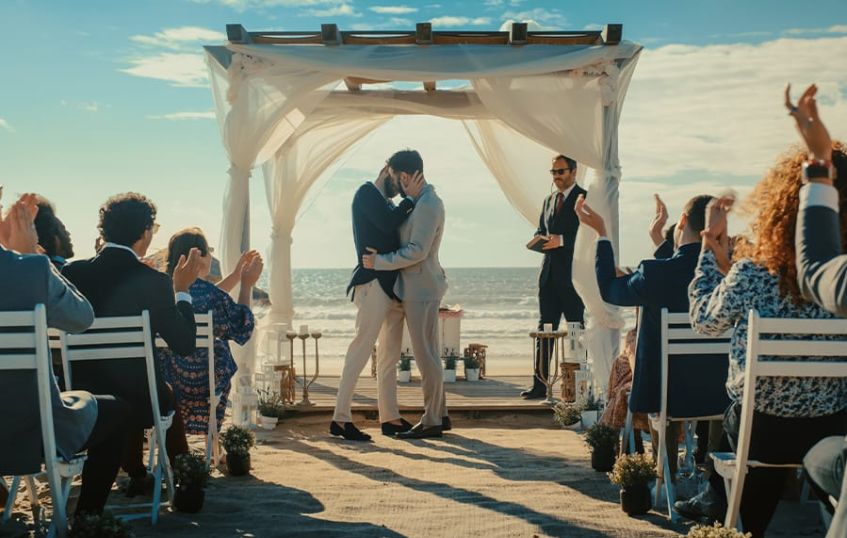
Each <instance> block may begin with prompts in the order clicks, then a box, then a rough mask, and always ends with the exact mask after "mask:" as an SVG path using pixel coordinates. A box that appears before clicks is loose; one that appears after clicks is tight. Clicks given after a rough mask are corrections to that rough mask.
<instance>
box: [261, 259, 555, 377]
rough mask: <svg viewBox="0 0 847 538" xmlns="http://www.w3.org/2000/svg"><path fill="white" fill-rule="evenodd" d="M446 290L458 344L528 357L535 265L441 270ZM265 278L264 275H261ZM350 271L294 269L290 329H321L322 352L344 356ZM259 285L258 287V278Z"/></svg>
mask: <svg viewBox="0 0 847 538" xmlns="http://www.w3.org/2000/svg"><path fill="white" fill-rule="evenodd" d="M446 272H447V279H448V282H449V289H448V291H447V295H446V296H445V298H444V300H443V301H442V305H443V306H452V305H459V306H461V308H462V309H463V310H464V317H463V318H462V321H461V345H462V347H464V346H466V345H467V344H468V343H470V342H478V343H482V344H486V345H488V346H489V347H488V357H489V358H491V359H493V360H495V361H498V360H506V359H517V358H528V357H529V355H530V351H531V349H532V348H531V342H530V340H529V332H530V331H532V330H534V329H535V327H536V326H537V323H538V268H535V267H513V268H456V269H446ZM263 276H264V275H263ZM349 279H350V270H349V269H295V270H294V274H293V283H292V284H293V292H294V310H295V315H294V323H293V325H294V327H299V326H300V325H308V326H309V327H310V329H318V330H321V331H322V332H323V338H322V339H321V356H322V357H326V358H343V357H344V354H345V352H346V350H347V346H348V345H349V343H350V340H351V339H352V338H353V330H354V321H355V316H356V308H355V306H354V305H353V303H352V302H350V299H349V297H347V296H346V295H345V294H344V292H345V289H346V288H347V284H348V282H349ZM259 286H260V287H262V286H263V282H261V281H260V283H259Z"/></svg>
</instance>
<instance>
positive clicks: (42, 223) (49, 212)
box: [34, 196, 60, 256]
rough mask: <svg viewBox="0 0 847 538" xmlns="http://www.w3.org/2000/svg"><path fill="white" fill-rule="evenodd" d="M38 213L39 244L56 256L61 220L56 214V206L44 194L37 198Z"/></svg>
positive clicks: (49, 253)
mask: <svg viewBox="0 0 847 538" xmlns="http://www.w3.org/2000/svg"><path fill="white" fill-rule="evenodd" d="M36 207H38V213H36V214H35V223H34V224H35V232H36V233H37V234H38V244H39V245H40V246H41V248H43V249H44V252H45V254H47V255H48V256H56V254H57V250H56V238H57V237H59V235H60V231H59V230H60V224H59V223H60V221H59V218H58V217H57V216H56V208H54V207H53V204H52V203H50V201H49V200H48V199H46V198H44V197H42V196H38V198H37V199H36Z"/></svg>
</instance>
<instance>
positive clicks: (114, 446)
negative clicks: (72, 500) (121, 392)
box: [77, 396, 130, 514]
mask: <svg viewBox="0 0 847 538" xmlns="http://www.w3.org/2000/svg"><path fill="white" fill-rule="evenodd" d="M95 398H96V399H97V422H96V423H95V425H94V430H93V431H92V432H91V435H90V436H89V437H88V441H87V442H86V444H85V447H84V448H85V449H87V450H88V459H87V460H86V461H85V466H84V467H83V469H82V489H81V491H80V495H79V502H78V503H77V513H96V514H99V513H101V512H102V511H103V507H104V506H105V505H106V500H107V499H108V497H109V491H110V490H111V489H112V484H113V483H114V482H115V476H117V474H118V468H119V467H120V462H121V453H122V450H123V446H124V441H125V437H126V431H127V428H126V425H127V417H128V416H129V413H130V407H129V405H128V404H127V403H126V402H125V401H123V400H120V399H117V398H115V397H114V396H95Z"/></svg>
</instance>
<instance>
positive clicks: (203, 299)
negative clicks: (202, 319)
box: [158, 279, 255, 435]
mask: <svg viewBox="0 0 847 538" xmlns="http://www.w3.org/2000/svg"><path fill="white" fill-rule="evenodd" d="M188 292H189V293H190V294H191V298H192V299H193V303H194V312H195V313H196V314H205V313H206V312H208V311H209V310H212V311H213V314H214V317H215V392H217V393H218V394H220V397H221V398H220V402H219V403H218V407H217V410H216V411H217V420H218V429H220V427H221V423H222V422H223V419H224V412H225V411H226V404H227V400H228V398H229V391H230V388H231V387H232V383H231V381H232V376H233V375H235V372H236V370H238V366H236V364H235V360H234V359H233V358H232V352H231V351H230V349H229V342H228V340H233V341H235V342H236V343H237V344H239V345H243V344H244V343H246V342H247V341H248V340H249V339H250V335H251V334H253V327H254V324H255V320H254V319H253V313H252V312H251V311H250V308H249V307H247V306H245V305H242V304H238V303H236V302H235V301H233V300H232V298H231V297H230V296H229V295H228V294H227V293H226V292H224V291H223V290H221V289H220V288H218V287H217V286H215V285H214V284H212V283H210V282H207V281H205V280H202V279H197V280H195V281H194V283H193V284H192V285H191V288H189V290H188ZM158 351H159V364H160V365H161V366H162V370H163V372H162V373H163V376H164V378H165V381H167V382H168V383H170V385H171V387H173V390H174V394H175V395H176V398H177V402H179V406H180V410H181V412H182V418H183V420H184V421H185V431H186V432H187V433H190V434H201V435H205V434H206V431H207V429H208V424H209V367H208V364H209V358H208V353H207V352H206V350H205V349H198V350H197V351H196V352H195V353H194V354H193V355H189V356H187V357H182V356H180V355H177V354H176V353H174V352H172V351H171V350H169V349H164V350H162V349H160V350H158Z"/></svg>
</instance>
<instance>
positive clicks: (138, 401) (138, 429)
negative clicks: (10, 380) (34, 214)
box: [62, 192, 200, 496]
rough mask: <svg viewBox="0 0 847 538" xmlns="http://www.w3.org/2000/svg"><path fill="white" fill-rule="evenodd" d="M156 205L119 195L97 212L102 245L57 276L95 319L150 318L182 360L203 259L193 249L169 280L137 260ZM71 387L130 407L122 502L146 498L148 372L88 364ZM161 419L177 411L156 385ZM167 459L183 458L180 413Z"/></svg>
mask: <svg viewBox="0 0 847 538" xmlns="http://www.w3.org/2000/svg"><path fill="white" fill-rule="evenodd" d="M155 221H156V206H155V205H154V204H153V202H151V201H150V200H148V199H147V198H146V197H145V196H143V195H141V194H137V193H132V192H130V193H125V194H118V195H116V196H113V197H111V198H109V199H108V200H107V201H106V203H105V204H103V206H102V207H101V208H100V223H99V225H98V228H99V229H100V233H101V235H102V237H103V240H104V244H103V247H102V249H101V250H100V251H99V253H98V254H97V255H96V256H95V257H94V258H91V259H89V260H80V261H76V262H73V263H70V264H68V265H66V266H65V268H64V269H63V270H62V274H63V275H64V276H65V277H66V278H67V279H68V280H69V281H71V282H72V283H73V284H74V285H76V287H77V289H79V291H80V292H82V294H83V295H85V297H86V298H87V299H88V300H89V302H90V303H91V305H92V306H93V307H94V313H95V315H96V316H97V317H108V316H137V315H139V314H141V313H142V312H143V311H144V310H147V311H148V312H149V313H150V324H151V327H152V330H153V333H154V334H153V335H152V336H153V337H155V336H156V335H159V336H161V337H162V338H163V339H164V340H165V342H167V344H168V346H169V347H170V349H172V350H173V351H174V352H176V353H179V354H180V355H189V354H191V353H193V352H194V347H195V340H196V327H195V324H194V309H193V308H192V305H191V295H190V294H189V293H188V288H189V286H191V283H192V282H194V280H195V279H196V278H197V275H198V273H199V271H200V253H199V251H198V249H196V248H195V249H192V250H191V252H190V254H189V255H188V256H187V257H186V256H182V257H181V258H180V260H179V262H178V263H177V266H176V268H175V269H174V272H173V280H172V279H171V277H170V276H168V275H167V274H166V273H161V272H159V271H156V270H155V269H152V268H150V267H148V266H147V265H145V264H144V263H143V262H142V261H141V260H142V258H143V257H144V256H145V255H146V254H147V249H148V248H149V247H150V243H151V242H152V241H153V235H154V234H155V233H156V231H157V229H158V225H157V224H156V222H155ZM73 379H74V388H76V389H83V390H88V391H90V392H92V393H94V394H114V395H116V396H120V397H121V398H123V399H125V400H126V401H128V402H129V403H130V404H131V405H132V408H133V409H132V411H133V414H132V419H131V420H132V424H133V432H132V433H131V434H130V435H129V438H128V440H127V446H126V449H125V451H124V462H123V467H124V470H126V471H127V473H128V474H129V475H130V479H131V481H130V485H129V487H128V489H127V495H129V496H133V495H135V494H139V493H143V492H145V491H146V490H147V489H149V487H150V485H151V484H152V482H151V480H150V478H149V477H148V476H147V470H146V468H145V466H144V464H143V462H142V442H143V430H144V428H145V427H149V426H150V425H151V424H152V423H153V416H152V414H151V406H150V395H149V391H148V388H147V383H146V380H147V373H146V368H145V365H144V363H143V362H141V361H139V360H136V359H120V360H109V361H105V362H101V361H85V362H82V363H79V364H77V365H75V366H74V368H73ZM156 383H157V385H158V391H159V395H160V405H161V406H162V408H163V409H162V411H163V412H169V411H171V410H173V409H174V398H173V392H172V391H171V389H170V387H169V386H168V385H167V384H165V383H164V382H163V381H162V380H161V379H157V380H156ZM168 441H169V442H168V445H169V446H168V452H169V456H170V457H171V458H174V457H175V456H176V455H177V454H179V453H185V452H188V445H187V443H186V440H185V432H184V429H183V424H182V420H181V417H180V414H179V413H175V415H174V422H173V425H172V426H171V428H170V429H169V430H168Z"/></svg>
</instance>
